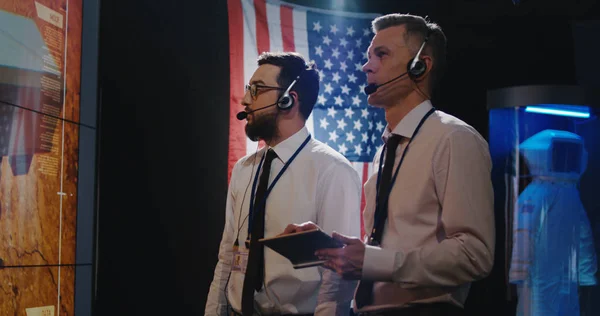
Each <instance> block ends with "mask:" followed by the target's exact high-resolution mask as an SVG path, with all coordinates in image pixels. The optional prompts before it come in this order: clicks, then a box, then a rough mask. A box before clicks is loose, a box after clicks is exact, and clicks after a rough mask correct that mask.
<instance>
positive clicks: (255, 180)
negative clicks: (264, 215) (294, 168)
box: [246, 135, 310, 239]
mask: <svg viewBox="0 0 600 316" xmlns="http://www.w3.org/2000/svg"><path fill="white" fill-rule="evenodd" d="M309 140H310V135H308V136H307V137H306V139H305V140H304V142H303V143H302V145H300V147H298V149H296V152H295V153H294V154H293V155H292V157H291V158H290V159H289V160H288V161H287V162H286V163H285V165H283V168H281V171H279V173H278V174H277V176H276V177H275V179H274V180H273V182H272V183H271V185H270V186H269V187H268V188H267V191H266V192H265V202H266V200H267V197H268V196H269V193H271V190H272V189H273V187H274V186H275V184H276V183H277V181H279V178H281V175H283V173H284V172H285V170H286V169H287V168H288V167H289V166H290V164H291V163H292V161H294V159H295V158H296V156H298V154H299V153H300V151H302V148H304V146H306V144H308V141H309ZM266 153H267V151H265V154H264V155H263V156H262V158H261V160H260V163H259V164H258V170H256V175H255V176H254V183H253V184H252V193H250V210H249V213H248V220H249V221H248V237H247V238H246V239H248V238H250V233H251V232H252V223H253V222H252V215H253V213H254V194H255V192H256V184H257V183H258V175H259V174H260V169H261V168H262V164H263V162H264V161H265V156H266ZM265 206H266V204H265ZM264 211H265V210H263V212H264Z"/></svg>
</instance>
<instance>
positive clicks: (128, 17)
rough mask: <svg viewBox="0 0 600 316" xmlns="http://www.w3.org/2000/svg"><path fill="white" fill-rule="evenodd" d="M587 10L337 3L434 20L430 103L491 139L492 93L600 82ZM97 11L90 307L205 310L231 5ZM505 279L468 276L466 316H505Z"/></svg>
mask: <svg viewBox="0 0 600 316" xmlns="http://www.w3.org/2000/svg"><path fill="white" fill-rule="evenodd" d="M289 2H292V3H298V4H302V5H308V6H316V7H321V8H326V9H331V8H333V7H332V5H330V4H329V1H300V0H296V1H289ZM596 7H597V5H596V1H592V0H587V1H586V0H582V1H573V0H564V1H552V0H528V1H524V2H522V3H521V4H520V5H518V6H515V5H514V4H513V3H512V1H511V0H479V1H475V0H472V1H468V0H460V1H448V0H445V1H443V0H441V1H433V0H429V1H424V0H407V1H383V0H369V1H349V0H348V1H346V7H345V10H347V11H361V10H362V11H366V12H378V13H382V14H385V13H392V12H402V13H407V12H408V13H412V14H418V15H428V16H429V17H430V19H431V20H432V21H434V22H437V23H439V24H440V25H441V26H442V28H443V29H444V31H445V33H446V35H447V37H448V40H449V41H448V62H449V68H448V72H447V73H446V75H445V77H444V78H443V80H442V82H441V87H440V89H439V90H438V91H437V93H436V94H434V96H433V102H434V104H435V105H436V107H438V108H439V109H441V110H444V111H446V112H448V113H450V114H453V115H455V116H457V117H459V118H461V119H463V120H464V121H466V122H467V123H469V124H471V125H472V126H474V127H475V128H476V129H477V130H478V131H479V132H480V133H481V134H482V135H484V136H486V137H487V135H488V130H487V129H488V116H487V110H486V91H487V90H488V89H494V88H500V87H506V86H512V85H522V84H576V83H580V84H582V85H586V86H591V85H593V84H596V83H597V82H598V79H597V78H596V77H595V74H596V73H597V72H598V71H600V62H599V61H598V58H600V57H598V56H600V51H599V49H598V43H597V42H598V40H597V39H598V38H599V35H598V34H597V33H594V30H596V32H597V31H598V30H599V29H600V28H599V27H598V24H599V23H597V22H593V20H596V21H597V20H598V19H599V15H598V10H597V8H596ZM100 13H101V16H100V21H101V22H100V61H99V64H100V66H99V68H100V69H99V75H100V78H99V79H100V80H99V85H100V90H99V96H100V102H99V104H100V106H99V108H100V124H99V126H100V127H99V135H100V138H99V181H100V182H99V183H100V184H99V191H98V194H99V195H98V197H99V199H98V201H99V202H98V207H99V208H98V210H99V211H98V217H99V226H98V227H99V230H98V232H99V235H98V236H99V244H98V256H97V260H98V261H97V268H98V276H97V277H98V281H97V283H96V286H97V297H96V298H97V300H96V303H95V310H96V315H159V314H160V315H202V314H203V312H204V304H205V300H206V295H207V293H208V286H209V284H210V281H211V280H212V276H213V269H214V265H215V263H216V260H217V250H218V243H219V241H220V238H221V232H222V229H223V223H224V208H225V196H226V192H227V146H228V143H227V142H228V117H229V52H228V22H227V1H224V0H214V1H156V0H138V1H122V0H121V1H115V0H104V1H102V2H101V12H100ZM586 20H588V21H592V22H586V23H584V24H583V26H578V27H576V23H575V22H576V21H586ZM577 25H579V24H577ZM575 39H577V42H575ZM576 65H577V66H578V68H576ZM503 220H504V218H503V215H501V214H500V215H499V218H498V222H499V224H498V225H499V226H498V230H499V232H502V231H503V229H504V228H503V223H502V222H503ZM502 240H503V237H502V235H499V238H498V242H499V243H498V245H497V248H498V249H499V250H500V251H502V249H504V248H503V247H504V246H503V245H502ZM496 260H497V263H501V262H503V260H504V258H503V255H502V253H499V254H497V255H496ZM503 278H504V274H503V271H502V265H501V264H497V265H496V269H495V270H494V272H493V273H492V275H491V276H490V277H489V278H488V279H486V280H484V281H481V282H477V283H475V284H474V286H473V290H472V291H471V296H470V297H469V300H468V308H469V310H470V311H471V312H472V313H471V314H473V315H493V314H497V315H510V314H511V313H510V311H511V309H512V306H511V305H510V304H506V303H505V296H506V294H505V291H506V289H505V288H504V286H503V284H504V279H503ZM484 304H491V306H488V307H486V308H484V307H483V306H484ZM483 311H485V312H483Z"/></svg>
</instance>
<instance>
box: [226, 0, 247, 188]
mask: <svg viewBox="0 0 600 316" xmlns="http://www.w3.org/2000/svg"><path fill="white" fill-rule="evenodd" d="M227 7H228V15H229V34H230V36H229V70H230V73H231V76H230V77H229V95H230V99H229V103H230V106H229V153H228V157H227V162H228V170H227V181H228V182H229V179H230V178H231V171H232V170H233V166H234V165H235V163H236V162H237V161H238V159H240V158H241V157H243V156H244V155H245V154H246V135H245V134H244V123H243V122H242V121H239V120H238V119H236V117H235V116H236V114H237V112H238V111H239V109H240V107H239V104H240V102H241V97H240V96H242V95H243V93H244V86H243V82H242V81H243V80H244V57H245V56H244V51H245V49H244V41H243V38H245V37H244V36H243V32H244V24H241V23H239V21H242V20H243V13H242V5H241V3H240V0H229V1H228V6H227Z"/></svg>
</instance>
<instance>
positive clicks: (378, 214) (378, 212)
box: [370, 108, 435, 242]
mask: <svg viewBox="0 0 600 316" xmlns="http://www.w3.org/2000/svg"><path fill="white" fill-rule="evenodd" d="M433 112H435V108H431V110H429V112H427V114H425V116H423V118H422V119H421V121H420V122H419V124H418V125H417V128H415V131H414V132H413V134H412V136H411V138H410V140H409V141H408V144H406V148H405V149H404V152H403V153H402V156H401V157H400V162H399V163H398V166H397V167H396V171H394V176H393V177H392V180H391V183H390V188H389V190H388V192H386V203H385V205H387V200H388V199H389V196H390V194H391V192H392V188H393V187H394V183H395V182H396V178H397V177H398V171H399V170H400V166H402V162H403V161H404V157H405V156H406V153H407V152H408V146H410V143H412V141H413V139H415V136H416V135H417V133H418V132H419V129H421V126H423V123H425V121H426V120H427V118H428V117H429V116H430V115H431V114H433ZM385 150H386V145H384V147H383V150H382V151H381V155H380V156H379V169H378V172H377V194H376V196H375V199H376V200H375V216H374V219H375V220H374V222H373V230H372V231H371V238H370V240H371V241H373V235H375V232H376V230H377V229H383V226H381V227H379V226H380V225H381V224H382V223H381V222H382V221H385V220H386V218H387V213H388V210H387V209H385V210H383V208H384V205H379V193H380V192H379V181H380V179H381V178H380V175H381V172H382V170H383V162H384V161H383V154H384V152H385ZM391 163H393V162H391ZM379 236H380V237H383V235H382V234H381V233H380V234H379ZM376 242H380V241H379V240H377V241H376Z"/></svg>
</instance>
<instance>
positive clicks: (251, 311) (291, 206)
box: [205, 53, 361, 316]
mask: <svg viewBox="0 0 600 316" xmlns="http://www.w3.org/2000/svg"><path fill="white" fill-rule="evenodd" d="M258 66H259V67H258V69H257V70H256V71H255V73H254V74H253V75H252V78H251V79H250V82H249V83H248V85H247V86H246V93H245V95H244V98H243V100H242V105H243V106H244V107H245V111H243V112H240V113H239V114H238V118H239V119H244V118H246V119H247V121H248V123H247V125H246V134H247V136H248V137H249V138H250V139H252V140H254V141H257V140H263V141H264V142H265V144H266V146H265V147H264V148H262V149H260V150H257V152H256V153H255V154H250V155H247V156H246V157H243V158H242V159H240V160H239V161H238V162H237V163H236V164H235V166H234V168H233V171H232V175H231V180H230V184H229V190H228V194H227V205H226V210H225V212H226V214H225V228H224V231H223V236H222V240H221V244H220V249H219V260H218V262H217V266H216V268H215V272H214V278H213V281H212V283H211V286H210V291H209V295H208V298H207V303H206V308H205V315H244V316H248V315H256V314H260V315H312V314H315V315H347V314H348V312H349V309H350V302H351V300H352V295H353V292H354V289H355V287H356V283H355V282H354V281H345V280H342V279H341V277H339V276H338V275H336V274H335V273H333V272H332V271H329V270H326V269H323V268H321V267H310V268H304V269H294V268H293V267H292V264H291V263H290V262H289V261H288V259H286V258H285V257H283V256H281V255H279V254H277V253H275V252H273V251H272V250H271V249H269V248H265V247H264V246H262V245H261V244H259V243H258V240H259V239H261V238H268V237H273V236H276V235H277V234H279V233H281V232H282V231H283V230H284V229H285V227H286V224H287V223H288V222H289V221H293V222H307V221H311V222H315V223H318V225H319V226H320V227H321V228H322V229H323V230H324V231H325V232H327V233H329V234H331V233H333V232H334V231H337V232H340V233H344V234H349V235H357V234H359V233H360V213H359V212H360V196H361V183H360V179H359V176H358V173H357V172H356V171H355V170H354V169H353V168H352V166H351V165H350V162H349V161H348V160H347V159H346V158H345V157H344V156H342V155H341V154H339V153H338V152H336V151H335V150H333V149H332V148H330V147H329V146H327V145H325V144H323V143H321V142H320V141H318V140H316V139H314V138H312V137H311V135H310V133H309V132H308V130H307V128H306V126H305V123H306V120H307V118H308V117H309V115H310V113H311V112H312V109H313V107H314V105H315V102H316V100H317V95H318V93H319V75H318V72H317V71H316V69H314V67H313V66H308V65H306V62H305V60H304V58H303V57H302V56H300V55H299V54H296V53H264V54H262V55H260V56H259V58H258Z"/></svg>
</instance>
